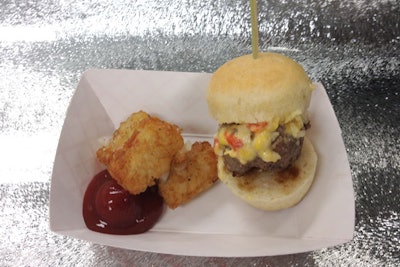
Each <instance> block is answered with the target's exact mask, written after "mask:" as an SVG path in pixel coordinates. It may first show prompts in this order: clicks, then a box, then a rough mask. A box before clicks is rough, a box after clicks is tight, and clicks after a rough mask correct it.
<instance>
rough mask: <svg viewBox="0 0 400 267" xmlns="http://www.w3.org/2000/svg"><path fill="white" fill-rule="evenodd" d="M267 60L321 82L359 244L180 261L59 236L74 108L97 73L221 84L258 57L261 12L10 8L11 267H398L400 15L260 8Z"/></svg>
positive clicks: (147, 4) (139, 4)
mask: <svg viewBox="0 0 400 267" xmlns="http://www.w3.org/2000/svg"><path fill="white" fill-rule="evenodd" d="M258 10H259V28H260V49H261V50H271V51H278V52H282V53H285V54H287V55H289V56H291V57H293V58H294V59H296V60H297V61H299V62H300V63H301V64H303V66H304V67H305V69H306V71H307V72H308V73H309V74H310V76H311V77H312V78H313V79H314V80H315V81H321V82H322V83H323V84H324V86H325V88H326V90H327V92H328V95H329V97H330V99H331V101H332V104H333V106H334V109H335V112H336V115H337V117H338V120H339V123H340V125H341V127H342V131H343V138H344V141H345V145H346V148H347V152H348V157H349V161H350V166H351V170H352V176H353V182H354V190H355V199H356V226H355V233H354V239H353V241H351V242H349V243H347V244H344V245H340V246H337V247H333V248H326V249H321V250H318V251H313V252H310V253H302V254H295V255H286V256H276V257H260V258H206V257H204V258H203V257H184V256H172V255H163V254H155V253H147V252H137V251H128V250H123V249H117V248H111V247H106V246H101V245H96V244H91V243H87V242H84V241H80V240H76V239H72V238H68V237H64V236H59V235H55V234H53V233H51V232H50V231H49V227H48V217H49V214H48V203H49V188H50V176H51V171H52V163H53V159H54V155H55V151H56V146H57V142H58V137H59V134H60V131H61V127H62V124H63V120H64V116H65V114H66V109H67V107H68V104H69V101H70V99H71V96H72V94H73V92H74V90H75V88H76V86H77V82H78V80H79V78H80V75H81V74H82V72H83V71H85V70H86V69H88V68H127V69H147V70H169V71H195V72H213V71H214V70H215V69H216V68H217V67H218V66H219V65H221V64H222V63H224V62H225V61H227V60H229V59H231V58H233V57H235V56H238V55H242V54H245V53H251V33H250V31H251V27H250V11H249V2H248V1H242V0H236V1H233V0H226V1H211V0H205V1H187V0H186V1H185V0H181V1H179V0H164V1H161V0H146V1H144V0H136V1H127V0H116V1H104V0H102V1H90V0H88V1H72V0H66V1H49V0H44V1H32V0H27V1H26V0H16V1H11V0H5V1H1V3H0V147H1V149H2V152H1V153H0V159H1V167H0V239H1V242H0V265H1V266H281V265H284V266H287V265H295V266H314V265H317V266H318V265H319V266H337V265H346V266H347V265H352V266H360V265H363V266H377V265H378V266H396V265H399V264H400V252H399V251H400V230H399V229H400V218H399V214H400V207H399V203H400V185H399V184H400V141H399V136H400V135H399V133H400V126H399V122H400V25H399V24H400V19H399V16H400V2H399V1H398V0H375V1H370V0H343V1H339V0H320V1H313V0H308V1H300V0H293V1H290V0H289V1H288V0H280V1H277V0H267V1H261V0H259V2H258Z"/></svg>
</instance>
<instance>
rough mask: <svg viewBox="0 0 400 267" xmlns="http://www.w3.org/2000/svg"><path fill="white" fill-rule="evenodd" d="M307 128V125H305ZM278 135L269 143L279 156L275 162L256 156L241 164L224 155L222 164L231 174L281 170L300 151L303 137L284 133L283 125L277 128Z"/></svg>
mask: <svg viewBox="0 0 400 267" xmlns="http://www.w3.org/2000/svg"><path fill="white" fill-rule="evenodd" d="M305 127H306V128H308V125H306V126H305ZM277 132H278V133H279V136H278V137H277V138H276V139H275V140H274V141H273V142H272V143H271V147H272V150H273V151H275V152H276V153H278V154H279V155H280V156H281V158H280V159H279V160H278V161H276V162H265V161H263V160H262V159H261V158H259V157H256V158H255V159H254V160H252V161H249V162H248V163H246V164H241V163H240V161H239V160H238V159H236V158H232V157H230V156H229V155H224V156H223V159H224V164H225V166H226V168H227V169H228V170H229V171H231V172H232V174H233V176H242V175H244V174H245V173H246V172H248V171H250V170H253V169H261V170H263V171H281V170H284V169H286V168H287V167H289V166H290V164H292V162H294V161H295V160H296V159H297V158H298V157H299V156H300V153H301V148H302V146H303V137H301V138H294V137H293V136H291V135H288V134H285V132H284V129H283V127H281V126H280V127H279V128H278V129H277Z"/></svg>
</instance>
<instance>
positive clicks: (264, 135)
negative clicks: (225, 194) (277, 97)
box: [214, 115, 309, 176]
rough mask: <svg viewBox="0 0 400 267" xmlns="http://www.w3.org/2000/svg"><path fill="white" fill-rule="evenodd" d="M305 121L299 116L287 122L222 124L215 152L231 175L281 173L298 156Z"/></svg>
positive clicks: (217, 136)
mask: <svg viewBox="0 0 400 267" xmlns="http://www.w3.org/2000/svg"><path fill="white" fill-rule="evenodd" d="M308 127H309V122H308V120H305V119H303V117H302V116H301V115H297V116H293V117H292V118H291V119H289V120H286V121H283V122H281V121H279V120H278V119H276V120H273V121H270V122H260V123H247V124H235V123H230V124H222V125H220V127H219V129H218V132H217V135H216V136H215V139H214V150H215V153H216V154H217V155H218V156H222V158H223V160H224V164H225V166H226V168H227V169H228V170H229V171H230V172H232V174H233V175H234V176H242V175H244V174H245V173H247V172H248V171H250V170H253V169H261V170H263V171H281V170H284V169H286V168H287V167H289V166H290V165H291V164H292V163H293V162H294V161H295V160H296V159H297V158H298V157H299V156H300V153H301V148H302V146H303V139H304V136H305V130H306V129H307V128H308Z"/></svg>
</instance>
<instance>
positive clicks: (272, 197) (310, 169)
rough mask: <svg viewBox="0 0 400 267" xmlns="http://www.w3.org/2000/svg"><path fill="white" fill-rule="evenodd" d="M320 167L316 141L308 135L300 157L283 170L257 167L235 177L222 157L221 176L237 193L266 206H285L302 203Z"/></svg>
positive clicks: (270, 209) (240, 196)
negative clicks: (269, 170) (261, 169)
mask: <svg viewBox="0 0 400 267" xmlns="http://www.w3.org/2000/svg"><path fill="white" fill-rule="evenodd" d="M316 167H317V154H316V152H315V150H314V147H313V145H312V144H311V142H310V141H309V140H308V139H307V137H305V138H304V144H303V148H302V152H301V154H300V157H299V158H298V159H297V161H295V162H294V164H293V165H292V166H291V167H289V168H288V169H287V170H285V171H283V172H259V171H254V172H252V173H250V174H248V175H245V176H241V177H233V176H232V173H231V172H229V171H227V169H226V168H225V165H224V162H223V160H222V157H219V158H218V177H219V179H220V180H221V181H222V182H223V183H224V184H225V185H226V186H227V187H228V188H229V190H231V191H232V192H233V193H234V194H235V195H236V196H238V197H239V198H241V199H243V200H244V201H245V202H247V203H248V204H250V205H251V206H254V207H256V208H258V209H262V210H269V211H273V210H281V209H286V208H289V207H292V206H294V205H296V204H297V203H299V202H300V201H301V200H302V199H303V197H304V196H305V195H306V194H307V192H308V190H309V189H310V187H311V185H312V183H313V181H314V176H315V171H316Z"/></svg>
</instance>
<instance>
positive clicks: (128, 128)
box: [96, 111, 150, 165]
mask: <svg viewBox="0 0 400 267" xmlns="http://www.w3.org/2000/svg"><path fill="white" fill-rule="evenodd" d="M147 118H150V115H149V114H147V113H146V112H144V111H138V112H136V113H133V114H132V115H131V116H130V117H129V118H128V119H127V120H125V121H123V122H121V124H120V125H119V128H118V129H117V130H116V131H115V132H114V134H113V136H112V139H111V140H110V141H109V143H108V144H107V145H106V146H103V147H101V148H100V149H99V150H97V152H96V156H97V159H98V160H99V161H100V162H101V163H103V164H105V165H107V164H108V163H109V162H110V160H111V158H112V155H113V153H114V152H115V151H117V150H119V149H121V148H122V147H123V146H124V144H125V142H126V141H127V140H128V139H129V138H130V137H131V136H132V134H133V133H134V132H135V130H136V129H137V128H138V124H139V123H140V122H141V121H142V120H143V119H147Z"/></svg>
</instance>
